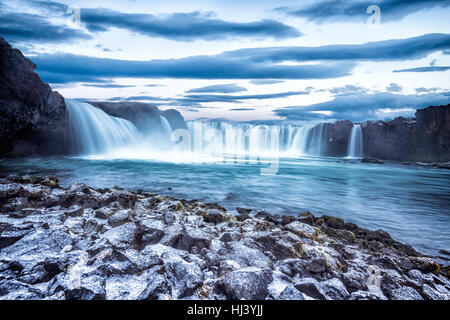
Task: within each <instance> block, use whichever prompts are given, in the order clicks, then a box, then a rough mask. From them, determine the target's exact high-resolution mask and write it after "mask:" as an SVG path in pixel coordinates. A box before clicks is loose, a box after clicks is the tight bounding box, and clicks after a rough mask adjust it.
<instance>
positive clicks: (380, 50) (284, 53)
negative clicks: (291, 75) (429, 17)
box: [222, 33, 450, 62]
mask: <svg viewBox="0 0 450 320" xmlns="http://www.w3.org/2000/svg"><path fill="white" fill-rule="evenodd" d="M448 48H450V34H442V33H430V34H425V35H422V36H417V37H412V38H406V39H394V40H384V41H378V42H367V43H364V44H350V45H349V44H344V45H327V46H321V47H269V48H251V49H240V50H235V51H229V52H225V53H223V54H222V55H224V56H225V57H230V58H241V59H248V60H249V61H254V62H268V61H270V62H284V61H294V62H295V61H297V62H304V61H318V60H334V61H345V60H351V61H393V60H411V59H419V58H423V57H425V56H427V55H428V54H430V53H432V52H435V51H440V50H443V49H448Z"/></svg>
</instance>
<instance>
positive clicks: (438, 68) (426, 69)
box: [394, 66, 450, 73]
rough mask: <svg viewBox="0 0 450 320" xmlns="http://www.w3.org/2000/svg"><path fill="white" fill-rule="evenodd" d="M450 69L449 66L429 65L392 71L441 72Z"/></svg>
mask: <svg viewBox="0 0 450 320" xmlns="http://www.w3.org/2000/svg"><path fill="white" fill-rule="evenodd" d="M447 70H450V66H430V67H418V68H411V69H401V70H394V72H397V73H399V72H442V71H447Z"/></svg>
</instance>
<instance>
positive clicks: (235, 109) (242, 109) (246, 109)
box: [230, 108, 255, 111]
mask: <svg viewBox="0 0 450 320" xmlns="http://www.w3.org/2000/svg"><path fill="white" fill-rule="evenodd" d="M252 110H255V108H234V109H230V111H252Z"/></svg>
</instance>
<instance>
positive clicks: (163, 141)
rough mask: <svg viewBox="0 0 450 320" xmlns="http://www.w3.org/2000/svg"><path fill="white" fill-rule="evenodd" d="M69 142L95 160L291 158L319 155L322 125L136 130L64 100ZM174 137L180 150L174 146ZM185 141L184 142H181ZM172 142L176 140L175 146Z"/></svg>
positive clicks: (194, 124) (162, 125) (152, 125)
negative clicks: (181, 143)
mask: <svg viewBox="0 0 450 320" xmlns="http://www.w3.org/2000/svg"><path fill="white" fill-rule="evenodd" d="M66 104H67V107H68V110H69V125H70V133H71V134H70V139H69V140H70V143H71V146H72V149H73V150H74V151H75V152H77V153H78V154H80V155H84V156H90V157H91V158H96V159H153V160H156V159H158V160H163V159H164V160H167V161H175V160H174V159H176V160H180V159H185V160H186V159H191V160H192V159H194V158H195V159H201V161H208V160H213V161H217V160H218V159H219V158H222V159H225V158H230V157H231V158H245V157H247V156H251V157H257V158H258V157H265V158H275V157H276V158H279V157H297V156H305V155H311V156H321V155H323V146H322V145H323V124H318V125H313V124H306V125H298V126H293V125H255V124H249V123H232V122H207V121H189V122H187V127H188V130H187V132H181V133H180V132H179V131H176V132H174V131H173V130H172V128H171V126H170V124H169V122H168V121H167V119H166V118H164V117H162V116H161V117H160V119H158V120H157V121H156V122H155V121H153V122H149V125H148V126H147V128H141V129H140V130H138V129H137V128H136V127H135V126H134V125H133V124H132V123H131V122H130V121H127V120H124V119H120V118H116V117H112V116H110V115H108V114H106V113H105V112H103V111H102V110H100V109H99V108H96V107H94V106H92V105H90V104H89V103H84V102H78V101H74V100H70V99H66ZM180 135H181V137H182V140H183V143H184V144H185V145H184V146H183V147H180V146H177V143H178V142H179V140H180V139H179V138H180ZM186 140H188V141H186ZM174 141H177V143H175V142H174Z"/></svg>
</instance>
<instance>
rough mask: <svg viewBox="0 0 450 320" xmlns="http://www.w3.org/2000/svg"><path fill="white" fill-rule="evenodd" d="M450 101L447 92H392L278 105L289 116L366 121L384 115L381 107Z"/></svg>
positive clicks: (282, 113) (279, 111)
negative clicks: (303, 103)
mask: <svg viewBox="0 0 450 320" xmlns="http://www.w3.org/2000/svg"><path fill="white" fill-rule="evenodd" d="M449 102H450V96H449V95H448V93H441V94H423V95H400V94H392V93H387V92H384V93H376V94H365V93H363V94H352V95H341V96H336V97H335V98H334V99H333V100H331V101H327V102H323V103H317V104H313V105H309V106H296V107H288V108H282V109H276V110H275V111H274V112H275V113H276V114H277V115H278V116H282V117H286V118H287V119H289V120H311V119H325V120H326V119H347V120H353V121H364V120H367V119H379V118H383V116H381V115H380V114H378V113H377V110H379V109H386V108H388V109H391V110H392V111H394V112H395V111H396V110H401V109H406V108H411V109H417V108H424V107H428V106H430V105H442V104H447V103H449ZM322 111H331V112H333V114H331V115H324V114H318V113H314V112H322Z"/></svg>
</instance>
